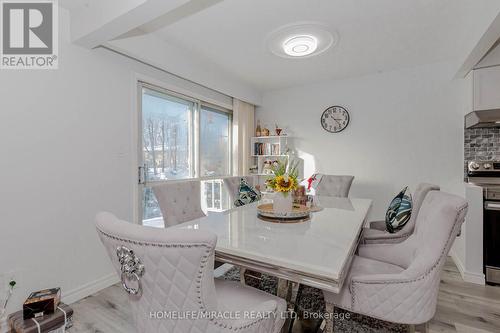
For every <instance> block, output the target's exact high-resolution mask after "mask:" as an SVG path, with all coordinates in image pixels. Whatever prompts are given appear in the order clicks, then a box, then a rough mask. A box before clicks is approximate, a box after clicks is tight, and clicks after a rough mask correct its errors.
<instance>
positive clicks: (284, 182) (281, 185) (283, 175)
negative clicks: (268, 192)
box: [266, 158, 299, 196]
mask: <svg viewBox="0 0 500 333" xmlns="http://www.w3.org/2000/svg"><path fill="white" fill-rule="evenodd" d="M298 165H299V162H298V161H291V160H290V158H282V159H280V160H278V161H276V162H275V163H274V164H273V165H272V167H271V170H272V174H273V175H272V176H271V177H269V178H268V179H267V180H266V184H267V186H268V187H269V188H271V189H273V190H274V191H275V192H278V193H282V194H283V195H284V196H288V193H290V192H291V191H294V190H296V189H297V187H298V185H299V180H298V176H299V171H298Z"/></svg>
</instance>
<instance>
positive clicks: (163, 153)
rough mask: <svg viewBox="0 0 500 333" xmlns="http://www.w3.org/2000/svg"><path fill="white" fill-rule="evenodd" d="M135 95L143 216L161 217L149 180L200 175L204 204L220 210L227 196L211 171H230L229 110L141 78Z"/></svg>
mask: <svg viewBox="0 0 500 333" xmlns="http://www.w3.org/2000/svg"><path fill="white" fill-rule="evenodd" d="M139 95H140V106H141V121H142V126H141V138H140V140H141V143H140V147H141V149H142V151H141V154H140V159H141V161H140V165H141V168H142V170H143V171H142V174H143V176H142V177H143V181H142V183H141V186H140V195H141V200H140V201H141V205H140V206H141V207H140V208H141V210H142V220H143V222H144V221H146V220H148V221H149V222H148V224H155V223H156V222H154V220H155V219H156V220H158V219H159V220H161V211H160V209H159V207H158V203H157V202H156V198H155V196H154V194H153V191H152V190H151V187H150V185H151V183H152V182H165V181H169V180H182V179H188V178H200V179H204V180H205V181H204V182H203V183H202V186H203V187H202V188H203V191H202V193H203V194H204V195H205V198H206V201H207V207H208V210H214V211H215V210H222V203H223V202H225V201H227V199H226V198H224V195H223V193H222V192H223V191H222V185H221V184H222V182H221V181H220V180H217V177H224V176H229V175H230V174H231V144H232V143H231V127H232V114H231V112H230V111H229V110H225V109H222V108H219V107H216V106H212V105H208V104H205V103H202V102H201V101H198V100H196V99H193V98H189V97H186V96H182V95H178V94H175V93H172V92H169V91H166V90H163V89H161V88H157V87H154V86H150V85H148V84H145V83H141V84H140V85H139ZM151 221H153V222H154V223H151ZM144 223H145V222H144Z"/></svg>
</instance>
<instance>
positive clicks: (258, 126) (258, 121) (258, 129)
mask: <svg viewBox="0 0 500 333" xmlns="http://www.w3.org/2000/svg"><path fill="white" fill-rule="evenodd" d="M261 135H262V131H261V129H260V120H257V128H256V129H255V136H261Z"/></svg>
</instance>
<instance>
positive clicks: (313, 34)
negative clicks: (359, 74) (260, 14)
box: [266, 22, 338, 59]
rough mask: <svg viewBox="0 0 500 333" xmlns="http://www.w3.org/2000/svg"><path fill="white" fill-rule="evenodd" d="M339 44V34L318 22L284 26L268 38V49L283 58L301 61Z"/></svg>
mask: <svg viewBox="0 0 500 333" xmlns="http://www.w3.org/2000/svg"><path fill="white" fill-rule="evenodd" d="M337 42H338V34H337V33H336V32H335V31H334V30H332V29H330V28H329V27H328V26H327V25H325V24H321V23H318V22H299V23H294V24H289V25H285V26H282V27H280V28H278V29H276V30H274V31H273V32H271V33H270V34H269V35H268V36H267V38H266V46H267V48H268V49H269V50H270V51H271V52H272V53H274V54H275V55H277V56H280V57H283V58H292V59H301V58H308V57H312V56H315V55H318V54H320V53H322V52H324V51H326V50H328V49H329V48H331V47H333V46H335V45H336V44H337Z"/></svg>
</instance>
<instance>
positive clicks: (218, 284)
mask: <svg viewBox="0 0 500 333" xmlns="http://www.w3.org/2000/svg"><path fill="white" fill-rule="evenodd" d="M214 281H215V290H216V293H217V300H218V302H219V308H223V309H227V310H230V311H233V312H234V311H240V312H244V311H248V310H252V309H255V308H256V306H257V305H259V304H262V303H265V302H270V301H271V302H275V303H276V304H277V311H276V313H277V317H276V320H275V324H274V330H273V332H279V331H280V329H281V327H282V326H283V323H284V321H285V316H284V315H282V314H284V313H285V311H286V301H285V300H284V299H282V298H279V297H276V296H274V295H271V294H268V293H266V292H264V291H261V290H258V289H255V288H252V287H247V286H244V285H242V284H241V283H240V282H235V281H226V280H221V279H214Z"/></svg>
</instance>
